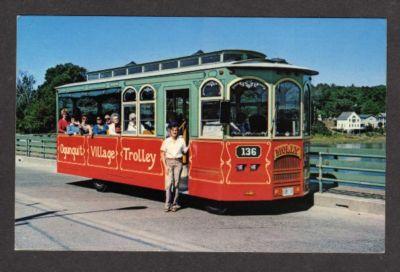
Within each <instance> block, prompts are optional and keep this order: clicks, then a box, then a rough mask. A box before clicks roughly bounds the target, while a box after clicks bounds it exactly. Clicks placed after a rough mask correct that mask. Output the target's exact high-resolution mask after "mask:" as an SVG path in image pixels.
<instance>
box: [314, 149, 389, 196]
mask: <svg viewBox="0 0 400 272" xmlns="http://www.w3.org/2000/svg"><path fill="white" fill-rule="evenodd" d="M310 156H311V157H313V156H314V157H317V158H316V160H315V159H314V160H313V159H310V162H311V163H310V167H311V168H316V169H317V172H314V173H313V172H311V173H312V174H314V175H315V174H316V179H317V181H318V185H319V192H321V193H322V192H323V185H324V182H329V183H339V184H340V183H342V184H347V185H356V186H368V187H374V188H379V189H384V188H385V173H386V156H384V155H366V154H355V153H348V152H347V153H336V152H321V151H319V152H316V151H311V152H310ZM349 159H350V160H349ZM354 159H356V160H354ZM365 160H367V161H365ZM325 169H326V170H328V171H324V170H325ZM329 170H330V171H329ZM371 173H372V174H371ZM374 174H375V175H374ZM376 174H378V175H376Z"/></svg>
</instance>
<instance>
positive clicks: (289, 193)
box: [282, 187, 293, 196]
mask: <svg viewBox="0 0 400 272" xmlns="http://www.w3.org/2000/svg"><path fill="white" fill-rule="evenodd" d="M292 195H293V187H287V188H282V196H292Z"/></svg>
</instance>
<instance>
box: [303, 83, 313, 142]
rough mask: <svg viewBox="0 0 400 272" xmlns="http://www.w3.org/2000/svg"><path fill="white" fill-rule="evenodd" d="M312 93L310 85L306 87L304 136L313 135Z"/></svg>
mask: <svg viewBox="0 0 400 272" xmlns="http://www.w3.org/2000/svg"><path fill="white" fill-rule="evenodd" d="M310 98H311V93H310V85H308V84H306V85H305V86H304V102H303V109H304V114H303V119H304V120H303V122H304V132H303V133H304V135H306V136H308V135H311V99H310Z"/></svg>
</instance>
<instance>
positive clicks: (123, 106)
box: [121, 86, 139, 136]
mask: <svg viewBox="0 0 400 272" xmlns="http://www.w3.org/2000/svg"><path fill="white" fill-rule="evenodd" d="M129 89H132V90H134V91H135V93H136V100H135V101H133V102H132V101H131V102H124V94H125V92H126V91H127V90H129ZM138 99H139V96H138V92H137V91H136V89H135V88H134V87H133V86H127V87H125V88H124V90H123V91H122V93H121V115H122V116H121V135H123V136H137V135H138V130H136V133H126V132H124V131H125V106H133V105H135V106H136V108H135V114H136V127H138V124H137V123H138Z"/></svg>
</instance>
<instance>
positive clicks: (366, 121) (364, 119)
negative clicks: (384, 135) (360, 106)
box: [360, 114, 378, 129]
mask: <svg viewBox="0 0 400 272" xmlns="http://www.w3.org/2000/svg"><path fill="white" fill-rule="evenodd" d="M360 119H361V128H363V129H365V128H366V127H368V126H371V127H372V128H378V118H376V117H375V116H374V115H372V114H360Z"/></svg>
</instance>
